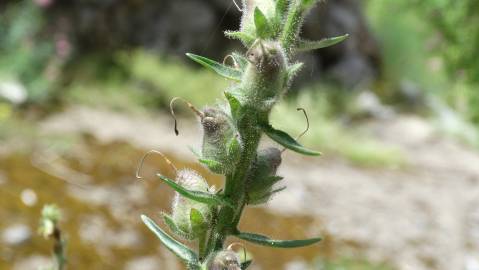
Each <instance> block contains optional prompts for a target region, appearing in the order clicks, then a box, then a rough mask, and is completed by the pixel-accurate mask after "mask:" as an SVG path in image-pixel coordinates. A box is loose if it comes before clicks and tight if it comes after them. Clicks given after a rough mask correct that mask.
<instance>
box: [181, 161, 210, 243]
mask: <svg viewBox="0 0 479 270" xmlns="http://www.w3.org/2000/svg"><path fill="white" fill-rule="evenodd" d="M176 182H177V183H178V184H180V185H182V186H183V187H185V188H187V189H189V190H194V191H202V192H209V186H208V184H207V183H206V181H205V180H204V179H203V177H201V176H200V175H199V174H198V173H196V172H195V171H193V170H189V169H184V170H179V171H178V172H177V177H176ZM195 215H196V217H199V219H198V218H193V216H195ZM211 217H212V209H211V208H210V207H209V206H208V205H207V204H204V203H200V202H196V201H193V200H191V199H188V198H185V197H183V196H181V195H180V194H179V193H177V192H176V193H175V198H174V200H173V207H172V219H173V222H174V223H175V225H176V226H177V228H178V229H179V230H180V231H181V232H182V233H184V235H182V236H184V237H185V238H187V239H191V240H193V239H196V238H198V237H199V236H200V235H201V234H204V233H206V231H207V229H208V226H209V225H210V222H211Z"/></svg>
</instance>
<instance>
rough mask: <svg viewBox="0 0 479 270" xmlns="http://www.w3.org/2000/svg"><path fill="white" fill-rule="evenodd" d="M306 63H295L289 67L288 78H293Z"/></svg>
mask: <svg viewBox="0 0 479 270" xmlns="http://www.w3.org/2000/svg"><path fill="white" fill-rule="evenodd" d="M303 66H304V64H303V63H301V62H298V63H295V64H293V65H291V66H289V67H288V70H287V72H288V79H289V80H291V79H292V78H293V77H294V76H296V74H298V72H299V71H300V70H301V69H302V68H303Z"/></svg>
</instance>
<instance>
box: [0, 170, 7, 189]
mask: <svg viewBox="0 0 479 270" xmlns="http://www.w3.org/2000/svg"><path fill="white" fill-rule="evenodd" d="M7 182H8V178H7V176H6V175H5V173H3V172H1V171H0V186H1V185H3V184H6V183H7Z"/></svg>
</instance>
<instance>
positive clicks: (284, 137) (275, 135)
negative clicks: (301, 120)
mask: <svg viewBox="0 0 479 270" xmlns="http://www.w3.org/2000/svg"><path fill="white" fill-rule="evenodd" d="M261 128H262V130H263V132H264V133H266V135H268V137H270V138H271V139H272V140H273V141H275V142H277V143H279V144H281V145H282V146H284V147H286V148H288V149H290V150H293V151H295V152H297V153H300V154H303V155H308V156H320V155H321V152H317V151H313V150H309V149H307V148H305V147H304V146H302V145H301V144H299V143H298V142H297V141H296V140H295V139H293V138H292V137H291V136H290V135H289V134H288V133H286V132H284V131H281V130H277V129H274V128H273V127H272V126H271V125H269V124H267V125H262V126H261Z"/></svg>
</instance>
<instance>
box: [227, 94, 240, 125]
mask: <svg viewBox="0 0 479 270" xmlns="http://www.w3.org/2000/svg"><path fill="white" fill-rule="evenodd" d="M224 94H225V97H226V99H227V100H228V103H229V104H230V109H231V116H232V117H233V119H235V120H236V119H238V114H239V111H240V110H241V103H240V102H239V100H238V99H237V98H236V97H235V96H233V94H231V93H230V92H228V91H225V92H224Z"/></svg>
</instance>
